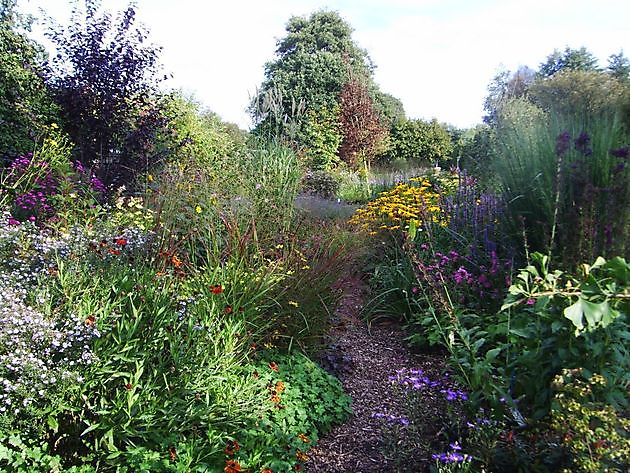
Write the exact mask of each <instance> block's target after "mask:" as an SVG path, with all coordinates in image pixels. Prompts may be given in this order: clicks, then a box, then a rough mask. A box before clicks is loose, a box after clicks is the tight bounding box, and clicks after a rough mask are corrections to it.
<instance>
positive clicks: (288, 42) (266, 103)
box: [250, 10, 404, 168]
mask: <svg viewBox="0 0 630 473" xmlns="http://www.w3.org/2000/svg"><path fill="white" fill-rule="evenodd" d="M286 32H287V33H286V35H285V37H283V38H281V39H280V40H278V42H277V48H276V59H275V60H273V61H270V62H268V63H267V64H266V66H265V80H264V81H263V83H262V85H261V87H260V90H259V92H258V93H257V94H256V96H255V97H254V98H253V100H252V103H251V105H250V113H251V114H252V116H253V118H254V122H255V124H256V127H255V129H254V133H255V134H257V135H259V136H277V137H281V138H283V139H287V138H288V139H289V140H290V141H291V142H293V144H294V145H296V146H297V147H304V148H306V149H309V148H313V149H314V150H315V154H316V156H314V158H316V159H315V165H316V166H322V165H324V164H327V163H329V162H331V159H330V158H331V156H329V154H328V153H329V152H332V149H333V148H334V147H335V145H337V139H338V138H337V136H339V135H338V133H337V130H333V127H334V128H336V125H335V126H333V125H332V121H330V120H331V118H332V116H331V115H329V114H336V113H337V112H336V110H337V107H339V106H341V105H342V104H341V100H340V94H341V93H342V91H343V89H344V86H345V85H346V84H347V83H348V82H349V80H350V78H356V80H358V81H361V82H365V86H366V87H367V94H368V95H369V97H370V106H372V103H376V104H377V105H376V106H375V107H374V111H373V112H370V113H371V114H373V115H374V116H375V117H377V121H378V122H379V123H380V122H382V123H383V124H384V126H388V125H389V123H390V122H391V121H392V120H393V119H394V118H395V117H398V116H401V115H402V116H404V111H403V110H402V105H401V104H400V101H398V100H397V99H395V98H394V97H392V96H390V95H387V94H383V93H382V92H380V90H379V89H378V86H377V85H376V84H375V83H374V81H373V79H372V71H373V66H372V64H371V61H370V59H369V57H368V55H367V52H366V51H364V50H363V49H361V48H359V47H358V46H357V45H356V43H355V42H354V41H353V40H352V28H351V27H350V25H349V24H348V23H347V22H346V21H345V20H344V19H343V18H341V16H340V15H339V14H338V13H336V12H332V11H327V10H320V11H317V12H315V13H313V14H311V15H310V16H308V17H306V16H301V17H299V16H295V17H292V18H291V19H289V21H288V23H287V26H286ZM353 95H354V96H356V97H357V98H358V96H357V95H356V94H353ZM305 111H306V113H305ZM322 111H323V116H322ZM341 113H342V114H343V110H342V112H341ZM381 115H382V116H381ZM342 122H343V120H342ZM366 123H367V122H366ZM370 123H372V122H371V121H370ZM347 131H348V126H347V123H346V125H345V126H344V129H343V130H341V135H342V136H343V135H344V134H345V133H346V132H347ZM339 139H340V138H339ZM352 139H354V138H352ZM313 140H315V144H314V145H313V143H312V141H313ZM322 150H323V151H322ZM335 151H336V150H335ZM370 152H371V151H369V150H368V154H370ZM322 154H323V155H322ZM322 158H325V159H323V161H324V163H323V164H321V163H319V161H322ZM320 168H321V167H320Z"/></svg>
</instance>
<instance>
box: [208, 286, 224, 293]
mask: <svg viewBox="0 0 630 473" xmlns="http://www.w3.org/2000/svg"><path fill="white" fill-rule="evenodd" d="M210 290H211V291H212V294H221V293H222V292H223V286H221V284H215V285H214V286H212V287H211V288H210Z"/></svg>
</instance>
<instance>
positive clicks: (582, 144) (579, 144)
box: [574, 131, 593, 156]
mask: <svg viewBox="0 0 630 473" xmlns="http://www.w3.org/2000/svg"><path fill="white" fill-rule="evenodd" d="M590 142H591V138H590V136H588V133H586V132H585V131H583V132H582V133H580V136H578V137H577V138H576V140H575V141H574V143H575V149H576V150H577V151H579V152H580V153H582V154H583V155H584V156H590V155H591V154H593V150H592V149H591V148H589V146H588V144H589V143H590Z"/></svg>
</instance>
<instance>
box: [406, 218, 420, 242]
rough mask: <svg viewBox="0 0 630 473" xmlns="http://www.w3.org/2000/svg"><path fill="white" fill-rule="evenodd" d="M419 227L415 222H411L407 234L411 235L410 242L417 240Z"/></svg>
mask: <svg viewBox="0 0 630 473" xmlns="http://www.w3.org/2000/svg"><path fill="white" fill-rule="evenodd" d="M417 230H418V228H417V225H416V222H415V221H414V220H411V221H410V222H409V231H408V232H407V234H408V235H409V239H410V240H412V241H413V240H415V239H416V233H417Z"/></svg>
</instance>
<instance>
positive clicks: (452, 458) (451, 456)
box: [431, 442, 472, 463]
mask: <svg viewBox="0 0 630 473" xmlns="http://www.w3.org/2000/svg"><path fill="white" fill-rule="evenodd" d="M449 447H451V450H450V451H449V452H446V453H434V454H433V455H431V458H433V460H436V461H438V462H440V463H462V462H469V461H471V460H472V457H471V456H470V455H467V454H465V453H461V450H462V447H461V445H459V443H457V442H454V443H451V444H449Z"/></svg>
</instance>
